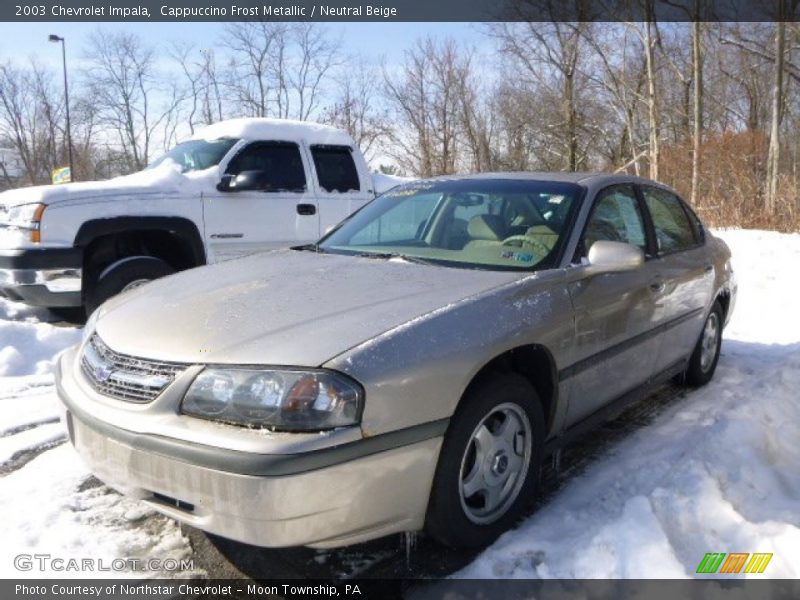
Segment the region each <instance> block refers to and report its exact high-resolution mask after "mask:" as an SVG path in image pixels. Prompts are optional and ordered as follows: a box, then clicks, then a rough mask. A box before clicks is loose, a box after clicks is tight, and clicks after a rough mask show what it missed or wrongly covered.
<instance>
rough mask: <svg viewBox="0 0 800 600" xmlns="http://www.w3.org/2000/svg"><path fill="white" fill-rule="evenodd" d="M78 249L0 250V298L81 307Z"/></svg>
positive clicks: (33, 303) (42, 304)
mask: <svg viewBox="0 0 800 600" xmlns="http://www.w3.org/2000/svg"><path fill="white" fill-rule="evenodd" d="M82 264H83V253H82V250H81V249H80V248H35V249H24V250H0V297H5V298H8V299H9V300H13V301H15V302H24V303H25V304H30V305H32V306H49V307H66V306H81V303H82V299H81V282H82Z"/></svg>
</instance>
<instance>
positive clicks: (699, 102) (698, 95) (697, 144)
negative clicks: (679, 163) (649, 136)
mask: <svg viewBox="0 0 800 600" xmlns="http://www.w3.org/2000/svg"><path fill="white" fill-rule="evenodd" d="M698 4H699V2H696V3H695V7H697V6H698ZM697 17H699V15H697V14H696V15H695V21H694V23H692V71H693V74H692V79H693V80H694V105H693V109H694V135H693V139H692V194H691V202H692V204H693V205H696V204H697V184H698V180H699V178H700V150H701V145H702V142H703V139H702V136H703V38H702V28H701V24H700V20H699V19H698V18H697Z"/></svg>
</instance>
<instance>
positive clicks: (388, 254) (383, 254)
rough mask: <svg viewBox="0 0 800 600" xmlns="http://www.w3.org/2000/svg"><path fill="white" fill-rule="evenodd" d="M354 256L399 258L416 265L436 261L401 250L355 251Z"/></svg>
mask: <svg viewBox="0 0 800 600" xmlns="http://www.w3.org/2000/svg"><path fill="white" fill-rule="evenodd" d="M354 256H359V257H361V258H376V259H379V260H390V259H392V258H399V259H402V260H405V261H407V262H410V263H416V264H418V265H435V264H436V263H435V262H434V261H432V260H428V259H425V258H422V257H420V256H413V255H410V254H403V253H401V252H357V253H356V254H354Z"/></svg>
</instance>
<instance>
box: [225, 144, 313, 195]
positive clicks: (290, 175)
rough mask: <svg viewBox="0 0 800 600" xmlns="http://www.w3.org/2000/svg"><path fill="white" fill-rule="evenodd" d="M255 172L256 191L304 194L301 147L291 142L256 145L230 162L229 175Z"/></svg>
mask: <svg viewBox="0 0 800 600" xmlns="http://www.w3.org/2000/svg"><path fill="white" fill-rule="evenodd" d="M244 171H253V172H256V175H257V180H258V181H257V189H259V190H262V191H265V192H304V191H305V190H306V173H305V169H304V167H303V159H302V158H301V157H300V148H299V147H298V146H297V144H295V143H292V142H253V143H252V144H250V145H248V146H247V147H245V148H244V149H243V150H241V151H240V152H239V153H238V154H237V155H236V156H234V157H233V159H231V162H230V163H228V167H227V168H226V169H225V172H226V174H228V175H239V174H240V173H242V172H244Z"/></svg>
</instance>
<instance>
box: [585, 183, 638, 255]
mask: <svg viewBox="0 0 800 600" xmlns="http://www.w3.org/2000/svg"><path fill="white" fill-rule="evenodd" d="M599 240H606V241H609V242H625V243H626V244H633V245H634V246H638V247H639V248H641V249H643V250H644V248H645V246H646V241H645V234H644V224H643V222H642V216H641V214H640V213H639V203H638V202H637V200H636V193H635V192H634V191H633V188H632V187H631V186H627V185H624V186H616V187H613V188H611V189H608V190H605V191H603V192H601V195H600V198H599V200H598V201H597V202H596V203H595V205H594V208H593V209H592V214H591V216H590V217H589V222H588V223H587V224H586V232H585V233H584V234H583V247H582V251H583V252H584V253H588V252H589V248H591V247H592V244H594V243H595V242H596V241H599Z"/></svg>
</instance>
